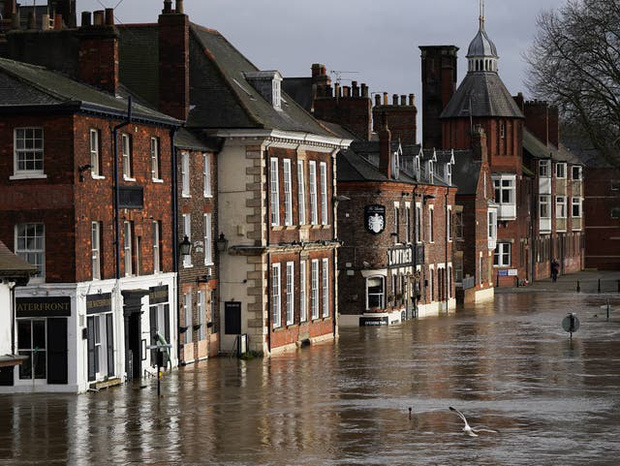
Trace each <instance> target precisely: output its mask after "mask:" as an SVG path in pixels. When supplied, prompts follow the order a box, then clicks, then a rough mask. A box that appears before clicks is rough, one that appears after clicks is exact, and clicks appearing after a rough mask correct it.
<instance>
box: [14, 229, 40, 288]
mask: <svg viewBox="0 0 620 466" xmlns="http://www.w3.org/2000/svg"><path fill="white" fill-rule="evenodd" d="M28 228H34V229H35V233H34V236H32V237H31V236H29V235H28V234H27V232H26V230H27V229H28ZM39 228H41V230H40V231H39ZM20 230H21V231H23V232H24V234H20ZM45 230H46V229H45V224H44V223H43V222H26V223H18V224H16V225H15V249H14V251H15V254H16V255H18V256H19V257H21V258H22V259H23V260H25V261H26V262H27V263H29V264H31V265H34V266H36V267H38V272H37V274H36V275H34V276H32V277H31V278H30V282H31V283H37V282H38V283H40V282H44V281H45V274H46V267H45V249H46V247H45V246H46V244H45V233H46V231H45ZM39 233H40V234H39ZM22 238H23V242H24V246H26V244H27V242H29V241H34V243H35V246H36V244H37V243H39V244H40V248H39V247H35V248H29V247H23V248H22V247H20V239H22ZM30 257H36V258H38V259H37V260H36V261H35V262H34V263H33V262H31V261H30V260H29V258H30ZM37 262H40V263H37Z"/></svg>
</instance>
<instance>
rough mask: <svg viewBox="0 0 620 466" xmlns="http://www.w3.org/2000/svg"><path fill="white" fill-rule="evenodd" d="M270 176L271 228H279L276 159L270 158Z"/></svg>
mask: <svg viewBox="0 0 620 466" xmlns="http://www.w3.org/2000/svg"><path fill="white" fill-rule="evenodd" d="M270 175H271V177H270V178H271V179H270V182H269V186H270V190H269V193H270V194H269V197H270V206H271V226H274V227H277V226H280V184H279V181H278V180H279V176H278V159H277V158H276V157H272V158H271V160H270Z"/></svg>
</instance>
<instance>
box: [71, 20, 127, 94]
mask: <svg viewBox="0 0 620 466" xmlns="http://www.w3.org/2000/svg"><path fill="white" fill-rule="evenodd" d="M93 15H94V18H93V24H92V25H91V22H90V19H91V16H90V13H87V12H83V13H82V27H81V28H80V30H79V34H78V37H79V39H80V51H79V62H80V68H79V79H80V80H81V81H84V82H87V83H89V84H92V85H93V86H97V87H99V88H101V89H104V90H106V91H108V92H110V93H111V94H114V95H116V94H117V93H118V88H119V77H118V74H119V58H118V31H117V30H116V27H115V26H114V11H113V10H112V9H108V10H105V11H104V10H98V11H95V12H94V14H93Z"/></svg>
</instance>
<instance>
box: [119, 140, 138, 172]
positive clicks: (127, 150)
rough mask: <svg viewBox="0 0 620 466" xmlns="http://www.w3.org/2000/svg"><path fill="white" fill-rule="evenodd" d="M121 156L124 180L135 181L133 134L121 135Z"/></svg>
mask: <svg viewBox="0 0 620 466" xmlns="http://www.w3.org/2000/svg"><path fill="white" fill-rule="evenodd" d="M121 156H122V161H123V163H122V167H123V179H124V180H125V181H135V179H134V178H133V138H132V137H131V134H128V133H121Z"/></svg>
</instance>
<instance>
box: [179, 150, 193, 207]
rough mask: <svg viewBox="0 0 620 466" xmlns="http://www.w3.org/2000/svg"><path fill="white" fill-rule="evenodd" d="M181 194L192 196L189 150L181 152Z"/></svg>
mask: <svg viewBox="0 0 620 466" xmlns="http://www.w3.org/2000/svg"><path fill="white" fill-rule="evenodd" d="M181 196H182V197H191V188H190V166H189V152H182V153H181Z"/></svg>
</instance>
